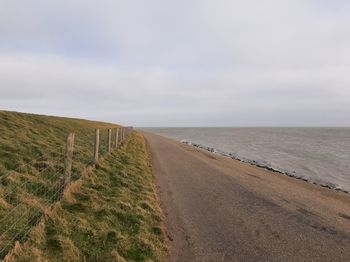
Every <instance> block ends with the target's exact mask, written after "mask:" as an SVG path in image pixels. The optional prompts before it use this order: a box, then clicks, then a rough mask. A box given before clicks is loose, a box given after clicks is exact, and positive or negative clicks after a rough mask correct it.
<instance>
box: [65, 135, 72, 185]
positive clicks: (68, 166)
mask: <svg viewBox="0 0 350 262" xmlns="http://www.w3.org/2000/svg"><path fill="white" fill-rule="evenodd" d="M73 147H74V134H73V133H69V134H68V136H67V143H66V154H65V157H64V182H63V183H64V184H63V191H64V189H65V188H66V187H67V186H68V185H69V183H70V179H71V176H72V162H73Z"/></svg>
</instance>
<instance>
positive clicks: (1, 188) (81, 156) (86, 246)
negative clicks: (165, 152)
mask: <svg viewBox="0 0 350 262" xmlns="http://www.w3.org/2000/svg"><path fill="white" fill-rule="evenodd" d="M118 127H119V126H118V125H114V124H109V123H103V122H95V121H88V120H81V119H70V118H63V117H52V116H42V115H34V114H24V113H17V112H6V111H0V259H1V258H3V257H4V256H5V255H6V254H8V252H9V251H11V250H12V249H13V247H14V244H15V242H16V241H18V243H17V245H19V244H22V243H24V242H26V241H27V239H28V234H27V233H28V232H31V231H30V230H31V229H32V228H33V227H38V225H41V226H43V224H40V223H39V222H40V221H42V218H43V214H46V213H47V212H48V211H47V207H48V206H51V205H53V204H54V203H56V202H57V201H59V200H60V196H61V194H60V191H59V189H60V188H61V186H62V178H63V152H64V144H65V140H66V135H67V133H69V132H74V133H75V145H74V155H73V177H72V178H73V181H76V182H74V183H73V185H72V186H71V188H72V187H73V189H74V186H76V187H77V185H80V184H79V183H82V181H83V180H84V183H85V182H86V181H88V180H87V179H90V180H89V181H90V182H89V183H93V181H94V177H95V176H96V177H99V178H105V180H104V181H96V183H95V184H91V185H90V186H91V187H90V188H89V187H87V186H86V187H85V186H84V187H81V189H82V191H81V192H80V191H76V192H74V194H73V193H72V196H71V197H72V199H74V201H73V202H72V203H70V202H69V198H65V200H64V201H63V202H62V205H58V206H57V207H56V208H55V209H54V210H55V212H64V214H66V215H67V217H65V219H67V220H62V221H61V222H62V223H63V224H60V223H61V222H59V221H58V224H55V225H54V226H53V224H52V223H54V222H53V221H54V217H51V216H48V218H50V219H48V220H47V221H46V222H45V230H46V231H44V232H41V235H42V237H44V240H45V243H46V244H45V246H44V247H43V246H40V248H43V250H42V251H41V252H43V257H45V259H44V260H54V261H55V260H57V261H61V259H60V257H61V256H65V257H66V258H67V259H66V260H67V261H69V260H71V261H75V260H76V258H77V257H79V260H81V259H84V257H85V260H88V259H90V260H92V261H93V260H94V258H95V260H96V259H97V256H99V259H98V261H101V260H105V259H106V260H107V261H108V260H109V258H111V256H112V255H113V254H114V255H113V256H115V257H119V256H120V258H121V257H125V259H126V260H143V258H144V257H152V259H153V258H154V260H157V259H156V258H159V257H160V253H161V251H160V250H163V249H162V248H163V244H161V243H162V241H163V240H162V239H163V230H162V229H161V227H160V226H159V225H161V221H160V211H159V209H158V206H157V202H156V198H155V195H154V189H153V184H152V177H151V175H150V170H149V169H147V168H148V167H147V165H148V164H147V158H146V151H145V150H144V148H143V147H144V144H143V142H142V141H143V140H142V139H141V137H139V136H138V135H135V141H134V142H132V141H129V142H128V146H127V147H125V148H124V149H123V150H124V151H120V152H119V153H115V154H113V155H111V156H109V158H108V159H105V161H103V162H101V163H100V165H99V166H97V168H96V170H95V171H94V175H92V176H91V177H89V176H84V178H81V174H82V173H83V172H84V170H85V168H86V166H87V165H89V164H91V163H92V157H93V150H94V145H93V143H94V133H95V129H96V128H99V129H100V135H101V141H100V145H101V146H100V154H101V155H104V154H105V153H106V150H107V129H108V128H118ZM135 143H136V144H135ZM137 147H138V149H141V151H140V152H141V155H137V153H140V152H136V151H135V148H137ZM140 147H141V148H140ZM133 150H134V151H133ZM116 154H117V155H116ZM141 158H142V161H146V162H142V161H141V160H140V159H141ZM33 160H34V161H33ZM140 161H141V162H140ZM144 165H145V166H144ZM145 168H146V169H145ZM127 170H128V171H127ZM125 172H126V173H125ZM134 172H135V173H134ZM112 173H113V176H112V175H111V174H112ZM137 174H138V175H139V176H137ZM131 175H132V176H131ZM124 176H128V178H126V177H124ZM82 179H83V180H82ZM84 185H85V184H84ZM128 187H132V188H131V189H132V191H131V192H128V191H127V188H128ZM88 188H89V190H88ZM108 188H109V189H108ZM73 189H72V190H73ZM119 189H120V191H118V190H119ZM135 189H137V190H141V191H142V190H146V191H147V190H148V191H147V192H148V193H149V195H147V192H144V191H143V192H144V193H145V195H144V196H145V197H146V198H145V199H143V200H142V201H141V203H140V208H141V209H139V208H137V209H133V208H131V209H130V210H129V209H128V210H127V212H126V211H125V212H121V211H120V210H124V209H127V208H130V207H131V206H132V205H136V202H135V201H136V200H135V199H134V198H135V195H134V194H133V193H132V192H134V191H135ZM73 191H74V190H73ZM73 191H72V192H73ZM141 191H140V192H141ZM134 193H135V194H136V193H137V192H136V191H135V192H134ZM95 200H96V202H95ZM151 200H152V201H151ZM86 201H88V202H86ZM89 201H90V202H89ZM91 201H92V202H91ZM113 201H115V203H118V204H117V206H114V207H113V208H111V207H110V206H107V204H111V203H114V202H113ZM150 201H151V202H150ZM92 203H93V204H92ZM90 205H93V206H90ZM95 205H96V206H98V210H95V211H94V213H91V212H93V210H94V208H93V207H94V206H95ZM137 205H138V204H137ZM147 208H149V209H150V210H147ZM60 210H61V211H60ZM146 211H147V212H149V213H150V214H151V213H152V216H151V217H148V216H147V215H145V214H143V213H142V212H146ZM84 212H85V213H84ZM52 214H55V213H52ZM62 214H63V213H62ZM68 214H70V216H68ZM79 214H85V215H84V216H85V217H86V218H85V219H84V218H79ZM90 216H92V217H91V219H92V218H94V219H99V221H100V223H101V224H100V223H98V224H94V221H93V220H90V219H89V218H90ZM111 219H115V221H118V222H115V221H114V222H113V223H112V222H111ZM152 219H153V220H152ZM154 221H157V222H154ZM38 223H39V224H38ZM74 223H78V225H81V226H82V225H91V228H89V230H88V231H86V232H83V233H81V234H79V233H78V232H74V233H73V232H72V234H73V235H62V236H60V237H58V238H57V237H55V234H56V233H55V231H54V230H56V229H57V230H61V229H60V227H63V228H64V229H67V230H68V229H69V228H70V227H75V226H76V224H74ZM115 223H119V226H117V224H115ZM151 224H152V226H151V229H150V230H151V231H150V232H153V233H156V234H153V233H152V236H156V235H157V234H158V236H159V238H154V239H152V240H151V239H147V237H146V238H145V239H147V241H151V242H150V243H151V244H150V243H148V242H147V241H146V242H145V243H144V242H142V241H141V240H140V241H139V242H138V240H137V239H133V236H134V235H138V236H139V237H141V235H142V234H141V235H140V234H139V233H140V232H143V230H145V228H147V227H148V226H149V225H151ZM50 225H51V226H50ZM98 225H99V226H101V228H99V227H98ZM77 228H79V227H77ZM94 230H95V231H94ZM103 230H105V231H106V235H98V232H103ZM147 230H148V229H147ZM67 232H68V231H67ZM92 232H94V233H93V235H91V234H92ZM96 235H98V236H97V237H96V238H95V236H96ZM120 236H123V239H122V240H123V241H121V240H120ZM31 237H33V235H31ZM33 239H34V238H33ZM36 239H39V237H38V236H37V238H36ZM130 239H133V240H132V241H131V240H130ZM101 241H102V242H103V243H104V244H103V245H101V246H98V245H97V243H101ZM113 241H114V242H115V241H117V242H118V243H117V246H118V248H117V247H116V246H113V247H112V243H113ZM130 241H131V242H130ZM152 241H154V242H152ZM29 242H30V241H29ZM134 242H135V244H133V243H134ZM30 243H32V242H30ZM73 243H74V244H73ZM79 243H82V245H79ZM122 243H124V244H123V245H125V246H124V247H122V246H120V245H121V244H122ZM157 243H158V244H159V246H157V247H155V246H154V245H156V244H157ZM73 247H74V248H73ZM37 248H38V250H40V249H39V246H38V247H37ZM112 249H113V250H114V251H113V252H112V251H111V252H112V253H113V254H112V255H110V257H108V258H107V257H104V256H102V255H101V254H102V253H105V252H109V250H112ZM15 250H17V248H15ZM29 250H31V251H32V252H33V253H32V254H31V256H33V257H35V256H36V255H35V254H36V252H39V251H36V249H35V248H34V245H33V249H29ZM69 250H70V251H69ZM157 252H159V253H157ZM61 253H64V254H66V253H67V254H69V255H64V254H63V255H62V254H61ZM22 254H23V258H25V259H24V261H28V260H30V261H33V260H35V259H30V256H27V255H26V253H22ZM73 254H76V255H77V254H78V255H77V256H75V255H73ZM117 254H120V255H117ZM144 254H146V255H144ZM70 256H72V258H71V259H70V258H69V257H70ZM16 259H17V260H22V261H23V259H22V256H21V255H19V256H17V257H16Z"/></svg>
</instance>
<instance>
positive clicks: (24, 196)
mask: <svg viewBox="0 0 350 262" xmlns="http://www.w3.org/2000/svg"><path fill="white" fill-rule="evenodd" d="M116 127H118V126H117V125H114V124H107V123H101V122H93V121H87V120H79V119H69V118H61V117H50V116H40V115H33V114H23V113H16V112H6V111H0V258H2V257H3V256H4V255H5V254H6V253H7V252H8V251H9V250H10V249H11V248H12V246H13V244H14V242H15V240H24V239H25V236H26V232H28V230H29V229H30V228H31V227H32V226H33V225H35V224H36V223H37V221H39V219H40V217H41V216H42V214H43V212H44V209H45V208H46V207H47V206H48V205H51V204H52V203H53V202H55V201H57V199H58V197H59V191H60V190H61V187H62V177H63V152H62V151H63V148H64V144H65V138H66V135H67V133H68V132H74V133H75V147H74V156H73V159H74V161H73V174H72V176H73V179H77V178H79V176H80V173H81V172H82V171H83V170H84V167H85V166H86V165H87V164H89V163H90V162H91V159H92V156H93V141H94V130H95V128H100V129H101V131H102V132H101V137H102V141H101V153H104V152H105V151H106V140H107V128H116ZM49 152H52V153H49ZM43 155H44V157H41V158H40V160H35V161H32V160H33V159H38V158H39V157H40V156H43ZM31 161H32V162H31ZM28 162H30V164H28V165H24V164H26V163H28ZM23 165H24V166H23ZM18 167H20V168H18ZM12 170H16V172H10V171H12Z"/></svg>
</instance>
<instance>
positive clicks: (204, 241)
mask: <svg viewBox="0 0 350 262" xmlns="http://www.w3.org/2000/svg"><path fill="white" fill-rule="evenodd" d="M145 137H146V139H147V141H148V145H149V150H150V155H151V161H152V168H153V173H154V175H155V177H156V183H157V188H158V194H159V198H160V201H161V206H162V208H163V211H164V213H165V217H166V225H167V230H168V238H169V241H170V247H171V252H170V258H169V260H172V261H257V260H259V261H348V260H350V197H349V194H346V193H343V192H337V191H334V190H330V189H327V188H322V187H320V186H317V185H313V184H310V183H306V182H304V181H302V180H297V179H294V178H291V177H288V176H283V175H281V174H278V173H275V172H271V171H268V170H265V169H262V168H259V167H256V166H252V165H250V164H247V163H242V162H240V161H237V160H233V159H231V158H228V157H225V156H221V155H218V154H213V153H210V152H207V151H204V150H201V149H198V148H194V147H191V146H189V145H185V144H181V143H179V142H177V141H174V140H171V139H169V138H165V137H161V136H158V135H154V134H150V133H145Z"/></svg>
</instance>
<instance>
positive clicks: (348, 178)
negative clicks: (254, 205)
mask: <svg viewBox="0 0 350 262" xmlns="http://www.w3.org/2000/svg"><path fill="white" fill-rule="evenodd" d="M143 130H145V131H148V132H153V133H156V134H159V135H163V136H166V137H169V138H172V139H175V140H178V141H184V140H185V141H187V142H191V143H195V144H197V145H201V146H204V147H210V148H214V149H216V150H218V152H222V153H224V154H225V153H226V154H228V153H231V154H232V155H234V156H235V157H236V158H239V159H243V160H244V159H245V160H248V162H249V160H250V161H254V163H257V164H258V165H262V166H266V167H271V168H273V169H276V170H280V171H281V172H285V173H286V174H292V175H293V176H296V177H299V178H305V179H306V180H309V181H311V182H313V183H316V184H320V185H327V186H329V187H331V188H335V189H341V190H344V191H348V192H350V128H228V127H222V128H216V127H215V128H214V127H211V128H143Z"/></svg>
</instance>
